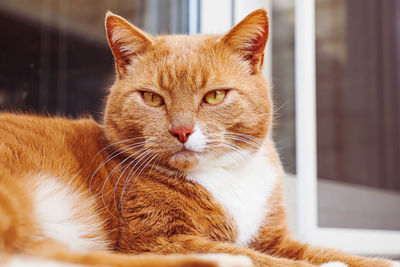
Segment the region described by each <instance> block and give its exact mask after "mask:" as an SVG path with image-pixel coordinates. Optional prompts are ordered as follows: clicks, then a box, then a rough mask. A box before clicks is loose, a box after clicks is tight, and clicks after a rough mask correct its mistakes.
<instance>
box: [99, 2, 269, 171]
mask: <svg viewBox="0 0 400 267" xmlns="http://www.w3.org/2000/svg"><path fill="white" fill-rule="evenodd" d="M106 32H107V37H108V42H109V45H110V47H111V50H112V53H113V55H114V58H115V64H116V71H117V79H116V82H115V84H114V85H113V86H112V88H111V94H110V96H109V98H108V102H107V109H106V114H105V120H104V122H105V129H106V134H107V138H108V139H109V141H110V142H112V143H116V144H115V146H117V147H119V148H122V149H124V151H126V153H127V154H132V153H137V154H136V156H137V157H142V158H141V159H142V160H148V161H151V160H153V161H155V160H158V161H161V162H162V163H164V164H166V165H169V166H170V167H173V168H175V169H179V170H182V171H188V170H191V169H193V168H196V167H197V166H198V165H199V164H201V163H202V162H204V161H205V160H206V159H207V161H209V160H210V159H211V160H213V159H215V160H217V159H218V158H222V157H224V156H226V155H228V154H229V155H233V154H235V155H236V157H238V158H240V157H242V156H245V155H248V153H253V152H254V151H256V150H257V149H259V147H260V146H261V142H262V140H264V139H265V138H266V136H267V135H268V133H269V131H270V128H271V117H272V114H271V113H272V103H271V98H270V93H269V90H268V87H267V82H266V80H265V78H264V76H263V74H262V73H261V71H262V67H263V59H264V48H265V44H266V42H267V38H268V17H267V14H266V12H265V10H256V11H254V12H253V13H251V14H250V15H248V16H247V17H246V18H245V19H244V20H242V21H241V22H240V23H239V24H237V25H236V26H235V27H233V28H232V29H231V30H230V31H229V32H228V33H227V34H225V35H205V34H198V35H191V36H187V35H164V36H151V35H150V34H148V33H146V32H144V31H142V30H140V29H138V28H136V27H135V26H133V25H131V24H130V23H128V22H127V21H126V20H124V19H123V18H121V17H119V16H117V15H114V14H112V13H108V14H107V16H106ZM135 144H136V145H135ZM142 147H144V148H143V149H142ZM138 151H139V152H138ZM136 156H135V157H136ZM231 158H232V157H231ZM233 158H235V157H233Z"/></svg>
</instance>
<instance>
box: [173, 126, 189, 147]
mask: <svg viewBox="0 0 400 267" xmlns="http://www.w3.org/2000/svg"><path fill="white" fill-rule="evenodd" d="M171 133H172V135H173V136H175V137H176V138H177V139H178V140H179V142H181V143H182V144H184V143H186V141H187V140H188V138H189V136H190V135H191V134H192V133H193V129H192V128H187V127H173V128H172V129H171Z"/></svg>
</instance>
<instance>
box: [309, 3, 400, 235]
mask: <svg viewBox="0 0 400 267" xmlns="http://www.w3.org/2000/svg"><path fill="white" fill-rule="evenodd" d="M316 3H317V5H316V25H317V27H316V35H317V36H316V38H317V47H316V49H317V52H316V53H317V55H316V56H317V117H318V118H317V131H318V133H317V138H318V177H319V178H321V179H320V180H319V188H318V189H319V190H318V193H319V198H318V205H319V224H320V226H331V227H332V226H333V227H346V228H353V227H355V228H367V229H371V228H375V229H393V230H400V212H399V209H398V208H396V207H398V205H399V204H400V179H399V177H400V164H398V163H399V159H400V138H399V136H400V131H399V130H400V123H399V122H400V105H399V100H400V98H399V96H400V87H399V86H400V84H399V82H398V78H397V75H398V69H399V67H400V62H399V61H398V58H397V57H396V55H399V53H400V43H399V40H400V39H399V34H400V31H399V28H398V27H399V26H398V23H397V24H396V22H397V20H398V19H396V16H397V18H398V16H399V15H400V14H396V13H398V12H399V11H398V10H399V8H398V7H397V8H396V4H397V5H398V1H395V0H393V1H392V0H388V1H380V0H352V1H346V0H317V1H316Z"/></svg>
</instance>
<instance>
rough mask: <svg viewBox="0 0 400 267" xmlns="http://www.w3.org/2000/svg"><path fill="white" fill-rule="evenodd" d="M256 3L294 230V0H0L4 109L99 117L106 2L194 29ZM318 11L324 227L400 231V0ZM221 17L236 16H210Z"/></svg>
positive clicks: (323, 3)
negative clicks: (266, 18)
mask: <svg viewBox="0 0 400 267" xmlns="http://www.w3.org/2000/svg"><path fill="white" fill-rule="evenodd" d="M254 2H255V3H254ZM217 3H218V4H217ZM249 3H252V5H251V4H249ZM214 5H217V6H214ZM248 5H250V6H248ZM257 5H258V6H260V7H261V6H262V7H266V8H267V10H268V12H269V14H270V17H271V35H270V36H271V37H270V40H269V44H268V47H267V50H266V52H267V59H268V60H267V61H266V62H267V63H266V70H265V74H266V76H267V77H268V78H269V82H270V84H271V87H272V90H273V95H274V99H275V105H276V110H277V113H278V116H277V123H276V128H275V131H274V139H275V140H276V142H277V146H278V149H279V151H280V153H281V157H282V160H283V163H284V166H285V170H286V171H287V173H288V176H287V178H286V181H285V184H286V194H287V202H288V204H289V209H290V223H291V226H292V228H293V230H294V231H295V229H296V227H295V225H296V215H295V214H296V203H295V202H296V198H295V195H296V190H295V187H296V184H295V180H296V178H295V177H296V154H295V151H296V144H295V136H296V132H295V123H296V120H295V81H294V80H295V79H294V75H295V73H294V70H295V67H294V66H295V62H294V45H295V43H294V36H295V35H294V34H295V33H294V31H295V28H294V23H295V19H294V8H295V6H294V0H255V1H246V0H221V1H212V0H113V1H111V0H102V1H99V0H12V1H11V0H0V33H1V37H0V110H7V111H28V112H35V113H40V114H58V115H65V116H70V117H79V116H82V115H85V114H90V115H92V116H93V117H94V118H95V119H97V120H100V119H101V117H102V109H103V103H104V97H105V95H106V94H107V88H108V87H109V86H110V85H111V84H112V82H113V80H114V66H113V59H112V54H111V52H110V51H109V49H108V46H107V42H106V38H105V34H104V26H103V25H104V15H105V12H106V11H107V10H111V11H113V12H114V13H117V14H119V15H121V16H123V17H125V18H126V19H128V20H130V21H132V22H133V23H134V24H135V25H136V26H138V27H140V28H142V29H144V30H146V31H148V32H150V33H152V34H159V33H183V34H187V33H199V32H210V31H215V32H218V31H221V30H222V31H224V30H228V29H229V27H231V26H232V25H233V24H234V23H236V22H237V21H239V20H240V19H242V18H243V17H244V14H246V13H248V11H252V10H249V9H251V7H252V6H257ZM315 14H316V18H315V19H316V36H315V38H316V85H317V88H316V98H317V122H316V125H317V140H318V141H317V155H318V199H317V202H318V203H317V204H318V225H319V226H321V227H333V228H346V229H347V228H350V229H375V230H391V231H393V233H394V232H395V233H398V231H400V208H399V206H400V73H399V72H400V71H399V70H400V0H351V1H350V0H347V1H346V0H316V5H315ZM217 16H221V17H226V18H227V19H226V21H227V23H225V24H218V23H215V24H214V26H213V24H211V26H209V25H210V23H209V22H210V21H212V20H213V19H214V20H215V17H217ZM207 25H208V26H207ZM398 244H399V247H400V240H399V243H398ZM361 253H362V251H361Z"/></svg>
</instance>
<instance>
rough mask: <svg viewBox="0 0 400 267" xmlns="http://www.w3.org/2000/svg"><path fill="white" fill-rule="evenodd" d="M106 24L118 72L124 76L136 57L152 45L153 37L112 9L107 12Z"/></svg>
mask: <svg viewBox="0 0 400 267" xmlns="http://www.w3.org/2000/svg"><path fill="white" fill-rule="evenodd" d="M105 26H106V32H107V40H108V44H109V45H110V48H111V50H112V53H113V55H114V59H115V64H116V69H117V73H118V76H119V77H120V78H122V77H123V76H124V74H125V71H126V67H127V66H128V65H129V64H130V63H131V61H132V60H133V59H134V57H135V56H137V55H139V54H141V53H143V52H145V51H146V50H148V49H149V48H150V47H151V46H152V37H151V35H150V34H148V33H146V32H144V31H142V30H140V29H139V28H137V27H135V26H133V25H132V24H130V23H129V22H128V21H126V20H125V19H123V18H122V17H120V16H118V15H115V14H113V13H111V12H110V11H108V12H107V14H106V21H105Z"/></svg>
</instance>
